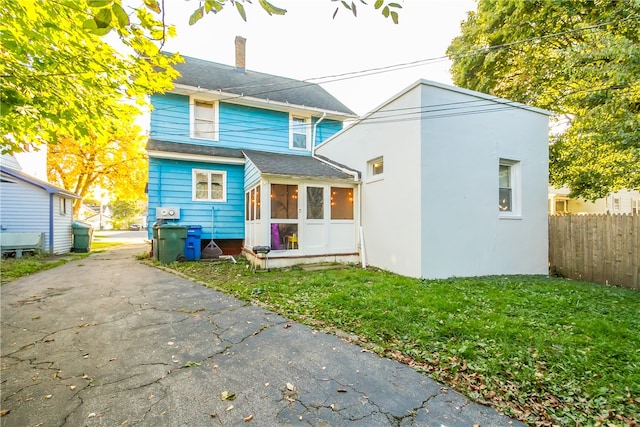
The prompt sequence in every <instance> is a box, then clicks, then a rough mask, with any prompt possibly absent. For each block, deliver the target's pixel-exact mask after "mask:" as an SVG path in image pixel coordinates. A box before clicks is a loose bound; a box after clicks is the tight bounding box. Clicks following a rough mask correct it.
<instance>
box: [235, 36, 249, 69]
mask: <svg viewBox="0 0 640 427" xmlns="http://www.w3.org/2000/svg"><path fill="white" fill-rule="evenodd" d="M246 44H247V39H245V38H244V37H242V36H236V71H237V72H239V73H244V72H245V69H246V61H245V46H246Z"/></svg>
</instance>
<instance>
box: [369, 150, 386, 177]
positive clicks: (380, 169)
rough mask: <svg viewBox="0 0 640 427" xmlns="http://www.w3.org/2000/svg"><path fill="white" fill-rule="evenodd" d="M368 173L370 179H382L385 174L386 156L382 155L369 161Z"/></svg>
mask: <svg viewBox="0 0 640 427" xmlns="http://www.w3.org/2000/svg"><path fill="white" fill-rule="evenodd" d="M367 175H368V177H369V179H381V178H382V177H383V176H384V158H383V157H382V156H380V157H377V158H375V159H373V160H369V161H368V162H367Z"/></svg>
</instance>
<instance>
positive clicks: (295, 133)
mask: <svg viewBox="0 0 640 427" xmlns="http://www.w3.org/2000/svg"><path fill="white" fill-rule="evenodd" d="M290 129H291V131H290V136H289V147H290V148H293V149H296V150H309V149H310V140H311V126H310V120H309V119H308V118H305V117H296V116H291V124H290Z"/></svg>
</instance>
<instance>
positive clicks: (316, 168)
mask: <svg viewBox="0 0 640 427" xmlns="http://www.w3.org/2000/svg"><path fill="white" fill-rule="evenodd" d="M244 154H245V156H246V157H247V158H248V159H249V160H250V161H251V163H253V164H254V165H255V166H256V168H257V169H258V170H259V171H260V173H262V174H267V175H286V176H296V177H308V178H329V179H336V178H337V179H351V180H353V179H354V176H353V174H349V173H347V172H345V171H343V170H341V169H339V168H338V167H337V166H332V165H330V164H329V163H328V162H325V161H322V160H319V159H317V158H315V157H311V156H298V155H294V154H276V153H265V152H263V151H250V150H245V151H244Z"/></svg>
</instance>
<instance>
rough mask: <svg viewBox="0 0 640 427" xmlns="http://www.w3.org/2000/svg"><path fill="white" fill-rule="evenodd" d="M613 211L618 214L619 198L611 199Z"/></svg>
mask: <svg viewBox="0 0 640 427" xmlns="http://www.w3.org/2000/svg"><path fill="white" fill-rule="evenodd" d="M613 211H614V212H620V197H614V198H613Z"/></svg>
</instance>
